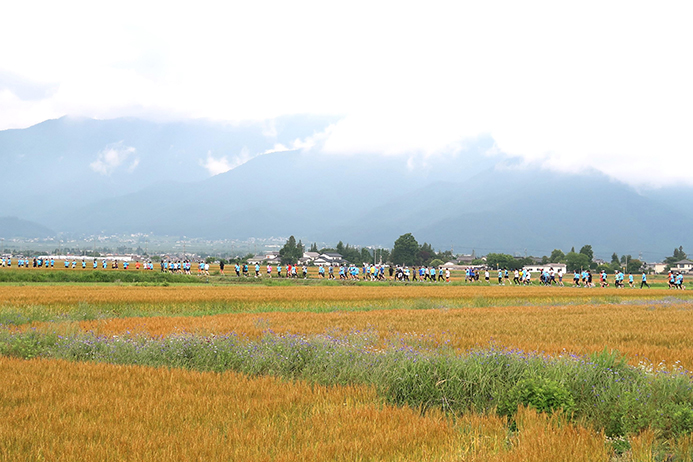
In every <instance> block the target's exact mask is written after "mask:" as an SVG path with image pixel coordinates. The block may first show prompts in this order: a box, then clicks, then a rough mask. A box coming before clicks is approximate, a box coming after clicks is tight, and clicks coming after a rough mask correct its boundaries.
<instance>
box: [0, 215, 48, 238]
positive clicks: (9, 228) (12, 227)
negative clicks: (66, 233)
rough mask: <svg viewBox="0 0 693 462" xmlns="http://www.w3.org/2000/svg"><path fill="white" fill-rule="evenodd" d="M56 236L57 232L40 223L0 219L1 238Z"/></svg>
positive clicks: (18, 219)
mask: <svg viewBox="0 0 693 462" xmlns="http://www.w3.org/2000/svg"><path fill="white" fill-rule="evenodd" d="M51 236H55V231H53V230H52V229H49V228H46V227H45V226H42V225H40V224H38V223H34V222H31V221H28V220H22V219H20V218H17V217H0V237H1V238H3V239H12V238H29V239H33V238H46V237H51Z"/></svg>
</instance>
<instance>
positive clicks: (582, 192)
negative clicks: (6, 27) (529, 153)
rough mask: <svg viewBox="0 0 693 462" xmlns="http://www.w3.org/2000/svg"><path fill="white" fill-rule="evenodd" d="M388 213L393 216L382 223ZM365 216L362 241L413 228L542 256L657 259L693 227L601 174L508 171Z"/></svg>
mask: <svg viewBox="0 0 693 462" xmlns="http://www.w3.org/2000/svg"><path fill="white" fill-rule="evenodd" d="M385 214H387V216H388V217H389V218H388V220H383V221H379V220H378V218H377V217H379V216H383V215H385ZM359 221H360V222H366V223H378V224H377V225H376V226H373V227H352V228H349V231H350V232H353V233H355V234H356V237H355V239H356V241H357V242H361V241H363V242H376V243H382V245H386V243H387V242H393V240H394V239H396V237H397V236H399V235H400V234H402V232H403V231H402V230H407V231H411V232H413V233H414V235H415V236H416V237H417V239H419V240H420V241H427V242H430V243H433V244H434V245H436V246H439V247H440V248H450V247H454V248H455V249H457V250H458V251H467V252H469V251H471V250H472V249H475V250H477V252H481V253H486V252H489V251H504V252H510V253H523V252H524V251H525V249H526V250H527V252H528V253H529V254H534V255H541V254H545V253H549V252H550V251H551V250H552V249H554V248H561V249H563V250H564V251H568V250H569V249H570V247H571V246H572V245H574V246H576V247H577V248H579V247H580V246H582V245H584V244H591V245H592V246H593V248H594V250H595V252H597V253H601V254H610V253H612V252H613V251H617V252H619V253H631V254H633V255H636V254H638V253H639V252H640V251H643V253H644V257H648V258H651V259H655V258H660V257H661V255H664V254H666V253H668V252H669V251H670V249H672V248H674V246H678V245H686V243H687V242H688V243H690V241H691V239H690V230H691V229H693V218H692V217H691V214H683V213H681V212H679V211H676V210H673V209H671V208H669V207H667V206H666V204H662V203H660V202H658V201H655V200H653V199H650V198H648V197H645V196H642V195H640V194H638V193H637V192H636V191H635V190H634V189H633V188H631V187H629V186H627V185H624V184H622V183H617V182H614V181H610V180H609V179H608V178H606V177H605V176H603V175H599V174H590V175H568V174H557V173H553V172H549V171H545V170H534V169H512V170H507V169H503V168H500V169H491V170H489V171H487V172H484V173H483V174H480V175H477V176H475V177H474V178H472V179H470V180H469V181H466V182H462V183H458V184H452V183H440V184H437V185H432V186H429V187H427V188H425V189H422V190H419V191H413V192H411V193H410V194H408V195H407V197H402V198H398V199H397V200H394V201H392V202H390V203H388V204H386V205H383V206H382V207H380V208H377V209H374V210H371V211H369V212H367V213H365V214H364V215H362V216H361V217H360V218H359ZM345 231H346V230H345Z"/></svg>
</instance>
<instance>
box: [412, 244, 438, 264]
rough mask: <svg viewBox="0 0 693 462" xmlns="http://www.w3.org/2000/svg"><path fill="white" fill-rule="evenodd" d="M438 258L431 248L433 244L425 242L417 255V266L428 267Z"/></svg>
mask: <svg viewBox="0 0 693 462" xmlns="http://www.w3.org/2000/svg"><path fill="white" fill-rule="evenodd" d="M434 258H436V252H435V251H434V250H433V247H431V244H429V243H427V242H424V243H423V245H422V246H421V247H420V248H419V251H418V252H417V254H416V262H415V263H416V264H417V265H428V264H429V263H430V261H431V260H433V259H434Z"/></svg>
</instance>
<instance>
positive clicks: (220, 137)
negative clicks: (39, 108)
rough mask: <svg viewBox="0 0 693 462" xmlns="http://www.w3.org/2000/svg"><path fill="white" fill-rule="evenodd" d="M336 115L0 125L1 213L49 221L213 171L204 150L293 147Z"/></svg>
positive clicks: (223, 153)
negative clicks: (22, 126)
mask: <svg viewBox="0 0 693 462" xmlns="http://www.w3.org/2000/svg"><path fill="white" fill-rule="evenodd" d="M334 120H336V119H334V118H328V117H309V116H294V117H283V118H279V119H276V120H273V121H268V122H257V123H246V124H240V125H228V124H220V123H212V122H207V121H188V122H176V123H154V122H148V121H143V120H139V119H114V120H92V119H75V118H69V117H63V118H61V119H57V120H49V121H46V122H43V123H41V124H38V125H35V126H33V127H30V128H27V129H23V130H5V131H0V160H1V161H2V164H3V180H4V181H3V183H4V186H5V187H7V188H8V191H9V193H8V194H3V195H2V196H1V197H0V213H3V214H17V215H21V216H24V217H29V218H32V219H35V220H38V221H42V220H54V219H56V217H59V216H60V215H61V214H62V213H64V211H65V209H66V207H69V206H72V207H76V206H80V205H86V204H89V203H93V202H95V201H97V200H100V199H106V198H112V197H117V196H122V195H125V194H129V193H133V192H136V191H140V190H142V189H145V188H147V187H149V186H151V185H154V184H158V183H160V182H170V183H176V182H194V181H202V180H204V179H206V178H209V177H210V175H211V174H210V172H209V171H208V170H207V169H206V168H205V167H204V164H205V162H206V161H207V160H208V156H211V157H213V158H214V159H217V160H220V159H222V158H226V159H227V161H228V162H233V161H234V159H235V158H236V157H237V156H252V155H256V154H258V153H262V152H265V151H267V150H269V149H272V148H274V147H275V145H277V144H282V145H285V146H290V145H291V143H293V142H294V140H296V139H305V138H306V137H309V136H311V135H313V134H314V133H316V132H320V131H323V130H324V129H325V128H326V127H327V126H328V125H329V123H331V122H333V121H334Z"/></svg>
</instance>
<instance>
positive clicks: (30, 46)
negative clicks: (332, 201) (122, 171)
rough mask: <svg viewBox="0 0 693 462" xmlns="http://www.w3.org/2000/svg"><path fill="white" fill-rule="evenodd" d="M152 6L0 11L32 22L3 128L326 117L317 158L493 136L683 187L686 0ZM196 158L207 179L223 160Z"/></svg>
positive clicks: (16, 37)
mask: <svg viewBox="0 0 693 462" xmlns="http://www.w3.org/2000/svg"><path fill="white" fill-rule="evenodd" d="M161 6H162V5H160V4H157V3H156V2H154V3H151V4H146V5H144V4H141V3H140V2H133V1H127V0H126V1H124V2H123V3H122V4H121V7H120V8H117V9H113V8H109V7H108V5H103V6H100V5H92V6H90V8H84V7H83V5H82V4H81V3H79V2H72V1H67V2H62V3H60V4H59V5H58V4H55V3H54V2H38V3H36V2H31V3H26V2H13V3H12V4H11V5H7V6H6V11H5V14H4V17H6V18H31V20H30V21H29V20H26V21H24V20H12V21H6V22H5V23H3V27H2V28H0V40H2V42H3V43H8V44H9V43H11V44H12V46H7V47H2V49H0V63H2V64H0V107H2V108H3V110H2V111H0V129H2V128H23V127H28V126H30V125H33V124H35V123H38V122H41V121H43V120H46V119H50V118H57V117H61V116H63V115H66V114H68V115H73V116H85V117H94V118H101V119H110V118H114V117H143V118H146V119H149V120H153V121H175V120H179V121H180V120H187V119H190V118H203V119H209V120H214V121H223V122H236V123H238V122H240V121H246V120H255V121H262V120H269V119H274V118H275V117H277V116H280V115H289V114H334V115H336V116H338V117H339V119H340V120H339V121H338V122H336V124H335V126H334V127H333V129H332V130H331V131H329V132H328V133H326V139H325V145H324V148H325V153H337V154H340V153H341V154H344V153H354V152H363V153H367V154H369V155H383V156H388V155H402V156H405V157H411V156H415V157H421V156H422V157H424V158H428V159H429V160H428V162H433V161H434V160H435V159H436V156H439V155H441V154H454V153H456V152H459V151H460V149H463V147H464V146H465V145H466V144H469V143H473V141H474V140H475V139H477V138H478V137H489V138H491V139H493V140H494V141H495V146H494V150H495V151H498V152H502V153H505V154H506V155H508V156H512V157H519V158H521V159H523V160H524V161H526V162H528V163H532V164H537V165H540V166H543V167H545V168H548V169H551V170H555V171H560V172H578V171H587V170H591V169H596V170H598V171H600V172H603V173H605V174H607V175H609V176H611V177H612V178H616V179H618V180H620V181H624V182H627V183H629V184H632V185H638V186H640V187H645V186H657V187H659V186H665V185H668V184H672V183H682V184H691V182H693V177H692V176H691V175H690V173H689V172H690V171H691V169H692V168H693V141H691V139H690V136H689V135H688V131H689V128H690V127H691V126H693V113H692V112H691V111H690V110H689V108H690V107H692V106H693V88H692V87H691V85H690V82H691V81H693V67H691V66H689V64H688V61H687V60H686V59H685V58H684V57H685V56H687V55H688V54H689V50H688V47H689V45H688V44H690V43H693V29H691V28H690V27H689V24H688V22H689V21H688V18H689V17H690V12H691V6H690V4H689V2H685V1H673V2H667V3H666V4H662V5H657V7H656V8H653V7H651V5H646V4H639V3H634V2H627V1H616V2H609V3H607V4H605V3H604V2H598V1H587V2H581V3H580V4H579V6H577V5H567V4H559V3H556V2H551V1H529V2H522V3H518V2H510V1H489V2H435V1H434V2H428V3H427V4H426V5H425V7H423V6H421V5H418V6H415V5H405V4H402V3H401V2H377V3H373V2H366V1H355V2H348V3H330V4H325V3H324V2H314V1H299V2H292V3H291V4H286V3H285V2H277V1H258V2H245V3H242V4H241V3H238V2H236V3H230V4H226V5H219V4H218V3H217V2H208V1H202V2H200V3H198V4H196V6H195V7H194V8H186V9H177V8H175V7H173V6H171V5H167V6H166V7H163V8H162V7H161ZM132 11H137V14H132ZM366 12H367V13H366ZM97 18H98V20H97ZM266 129H267V130H269V131H270V132H271V127H266ZM287 147H289V146H287ZM102 148H103V146H102ZM251 155H252V153H251ZM200 158H201V159H202V162H203V163H206V162H208V160H209V163H208V165H209V167H210V171H214V172H220V171H222V170H223V169H224V168H226V167H228V166H232V165H235V164H236V162H235V161H234V160H233V158H232V157H229V156H228V155H226V161H224V156H222V155H220V153H217V152H212V153H211V154H210V157H209V159H208V158H207V153H203V154H202V155H201V157H200ZM225 162H226V163H225ZM672 166H675V167H673V168H672Z"/></svg>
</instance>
